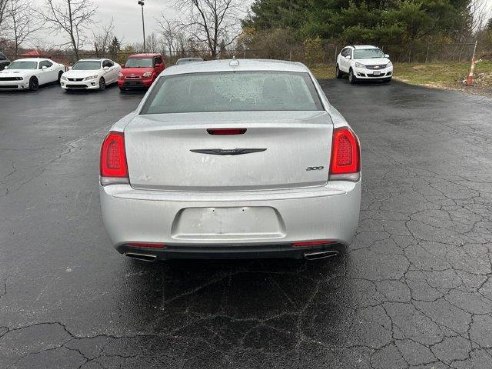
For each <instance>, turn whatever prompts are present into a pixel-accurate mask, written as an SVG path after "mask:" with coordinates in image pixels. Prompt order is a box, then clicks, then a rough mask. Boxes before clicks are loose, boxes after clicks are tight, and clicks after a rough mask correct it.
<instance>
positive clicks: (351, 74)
mask: <svg viewBox="0 0 492 369" xmlns="http://www.w3.org/2000/svg"><path fill="white" fill-rule="evenodd" d="M349 82H350V84H352V85H354V84H356V83H357V77H356V76H354V72H353V70H352V69H350V70H349Z"/></svg>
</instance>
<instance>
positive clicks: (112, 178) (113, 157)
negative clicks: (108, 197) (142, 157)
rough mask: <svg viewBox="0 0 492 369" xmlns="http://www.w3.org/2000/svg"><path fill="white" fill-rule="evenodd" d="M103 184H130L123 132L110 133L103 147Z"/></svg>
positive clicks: (101, 166) (101, 167)
mask: <svg viewBox="0 0 492 369" xmlns="http://www.w3.org/2000/svg"><path fill="white" fill-rule="evenodd" d="M100 169H101V172H100V173H101V184H102V185H103V186H106V185H109V184H116V183H129V180H128V165H127V163H126V153H125V136H124V134H123V132H109V134H108V135H107V136H106V138H105V139H104V141H103V143H102V146H101V165H100Z"/></svg>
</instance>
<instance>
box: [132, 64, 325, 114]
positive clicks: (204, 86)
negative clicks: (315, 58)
mask: <svg viewBox="0 0 492 369" xmlns="http://www.w3.org/2000/svg"><path fill="white" fill-rule="evenodd" d="M317 110H322V105H321V101H320V99H319V96H318V94H317V92H316V89H315V87H314V84H313V81H312V80H311V77H310V76H309V74H308V73H294V72H266V71H254V72H222V73H220V72H216V73H193V74H181V75H175V76H168V77H163V78H160V79H159V80H158V81H157V84H156V85H155V87H154V88H153V89H152V92H151V94H150V95H149V97H148V98H147V100H146V102H145V104H144V106H143V108H142V111H141V114H162V113H191V112H228V111H317Z"/></svg>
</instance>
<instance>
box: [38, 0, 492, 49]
mask: <svg viewBox="0 0 492 369" xmlns="http://www.w3.org/2000/svg"><path fill="white" fill-rule="evenodd" d="M32 1H33V3H34V4H37V5H38V6H40V7H42V6H43V4H44V1H45V0H32ZM92 1H93V2H94V3H95V5H97V7H98V9H97V15H96V17H95V21H96V23H95V24H94V25H93V27H94V30H95V31H96V32H97V30H98V29H99V28H100V27H102V26H103V25H106V24H108V23H109V22H110V21H111V18H113V21H114V25H115V35H116V36H117V37H118V38H120V39H123V43H124V44H132V43H134V42H142V20H141V13H140V5H138V0H92ZM239 1H241V0H239ZM483 1H485V2H486V3H487V8H488V13H489V14H492V0H483ZM241 2H242V3H243V5H244V9H245V10H246V9H248V8H249V5H250V4H251V3H252V2H253V0H242V1H241ZM172 4H173V0H145V7H144V14H145V25H146V27H145V28H146V31H147V34H150V33H152V32H158V25H157V20H156V18H160V16H161V13H164V14H165V15H166V17H168V18H169V19H172V18H175V17H176V16H177V13H176V10H175V9H174V8H173V6H172ZM39 38H40V39H41V40H42V41H41V43H45V42H46V43H47V44H49V43H53V42H57V43H61V41H62V40H63V39H62V36H57V35H53V34H52V33H50V34H49V39H44V40H43V36H42V35H39ZM33 46H34V45H33Z"/></svg>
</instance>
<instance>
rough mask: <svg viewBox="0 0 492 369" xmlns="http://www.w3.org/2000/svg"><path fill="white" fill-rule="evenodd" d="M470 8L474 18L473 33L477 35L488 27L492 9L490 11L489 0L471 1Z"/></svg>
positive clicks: (472, 20)
mask: <svg viewBox="0 0 492 369" xmlns="http://www.w3.org/2000/svg"><path fill="white" fill-rule="evenodd" d="M468 8H469V9H468V11H469V13H470V14H471V16H472V19H471V22H472V24H471V31H472V33H473V34H475V33H477V32H479V31H480V30H482V29H483V28H485V27H486V26H487V20H488V19H489V17H490V15H489V12H490V10H491V9H489V2H488V1H487V0H471V1H470V3H469V6H468Z"/></svg>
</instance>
